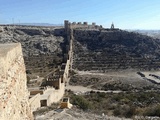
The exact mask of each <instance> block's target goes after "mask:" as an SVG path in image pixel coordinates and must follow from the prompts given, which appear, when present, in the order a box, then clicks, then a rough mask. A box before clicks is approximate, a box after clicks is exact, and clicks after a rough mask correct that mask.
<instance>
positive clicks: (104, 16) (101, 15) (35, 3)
mask: <svg viewBox="0 0 160 120" xmlns="http://www.w3.org/2000/svg"><path fill="white" fill-rule="evenodd" d="M65 19H67V20H70V21H71V22H74V21H76V22H79V21H80V22H83V21H88V22H89V23H91V22H96V23H97V24H101V25H103V26H104V27H110V24H111V23H112V21H113V22H114V24H115V26H116V27H119V28H122V29H160V0H0V24H6V23H12V21H13V20H14V22H15V23H19V21H20V22H21V23H52V24H63V21H64V20H65Z"/></svg>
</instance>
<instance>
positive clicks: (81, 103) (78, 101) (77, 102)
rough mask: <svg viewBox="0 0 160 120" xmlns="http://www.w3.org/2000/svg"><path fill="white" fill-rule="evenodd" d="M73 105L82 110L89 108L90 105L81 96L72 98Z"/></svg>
mask: <svg viewBox="0 0 160 120" xmlns="http://www.w3.org/2000/svg"><path fill="white" fill-rule="evenodd" d="M72 100H73V104H74V105H78V106H79V107H80V108H81V109H83V110H88V109H90V108H91V104H90V103H89V102H88V101H87V100H86V99H85V98H84V97H83V96H77V95H74V96H72Z"/></svg>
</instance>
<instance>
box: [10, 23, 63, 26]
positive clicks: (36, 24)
mask: <svg viewBox="0 0 160 120" xmlns="http://www.w3.org/2000/svg"><path fill="white" fill-rule="evenodd" d="M7 25H13V24H7ZM14 25H27V26H28V25H30V26H63V24H50V23H15V24H14Z"/></svg>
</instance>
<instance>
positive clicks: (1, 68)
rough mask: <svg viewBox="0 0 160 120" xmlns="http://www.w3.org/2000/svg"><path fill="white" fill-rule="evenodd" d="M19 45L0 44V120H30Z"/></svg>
mask: <svg viewBox="0 0 160 120" xmlns="http://www.w3.org/2000/svg"><path fill="white" fill-rule="evenodd" d="M26 80H27V79H26V73H25V65H24V60H23V55H22V48H21V44H20V43H14V44H0V120H32V119H33V118H32V113H31V110H30V107H29V98H28V97H29V93H28V90H27V86H26Z"/></svg>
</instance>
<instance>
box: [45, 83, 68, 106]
mask: <svg viewBox="0 0 160 120" xmlns="http://www.w3.org/2000/svg"><path fill="white" fill-rule="evenodd" d="M64 84H65V83H61V89H58V90H53V92H52V93H51V94H50V95H49V96H48V99H47V106H49V105H51V104H52V103H57V102H59V101H60V100H61V99H62V97H63V95H64V92H65V85H64Z"/></svg>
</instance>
